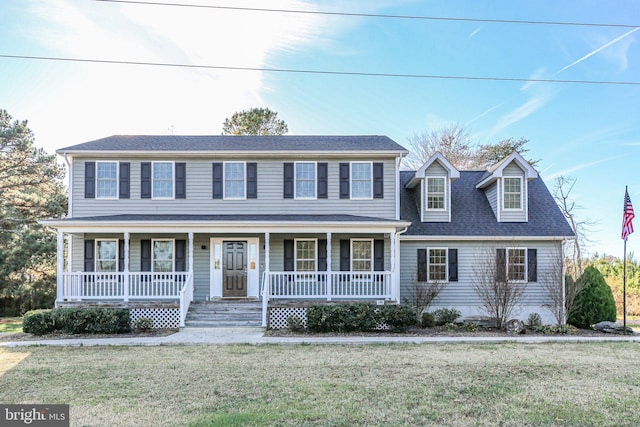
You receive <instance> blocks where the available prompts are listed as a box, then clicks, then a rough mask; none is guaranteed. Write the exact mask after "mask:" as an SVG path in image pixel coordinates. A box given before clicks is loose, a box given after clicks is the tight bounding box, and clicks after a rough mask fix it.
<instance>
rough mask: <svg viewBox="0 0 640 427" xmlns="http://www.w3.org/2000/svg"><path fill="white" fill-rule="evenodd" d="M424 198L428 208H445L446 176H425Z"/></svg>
mask: <svg viewBox="0 0 640 427" xmlns="http://www.w3.org/2000/svg"><path fill="white" fill-rule="evenodd" d="M426 180H427V185H426V194H425V199H426V201H427V206H426V208H427V209H428V210H444V209H446V206H447V205H446V177H427V178H426Z"/></svg>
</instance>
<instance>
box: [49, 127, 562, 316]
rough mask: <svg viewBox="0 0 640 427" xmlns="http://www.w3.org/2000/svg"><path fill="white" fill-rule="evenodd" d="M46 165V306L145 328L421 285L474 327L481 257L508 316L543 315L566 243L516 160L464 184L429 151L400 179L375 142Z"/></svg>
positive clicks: (112, 141) (470, 176)
mask: <svg viewBox="0 0 640 427" xmlns="http://www.w3.org/2000/svg"><path fill="white" fill-rule="evenodd" d="M57 153H58V154H59V155H61V156H63V157H64V159H65V161H66V162H67V165H68V169H69V213H68V216H67V217H66V218H63V219H52V220H47V221H44V223H45V224H46V225H49V226H51V227H54V228H56V229H57V232H58V267H57V269H58V284H57V300H56V304H57V305H58V306H69V305H71V306H90V305H95V304H111V305H119V306H127V307H130V308H131V313H132V317H133V318H134V319H135V318H137V317H152V318H154V319H155V321H156V325H158V326H184V325H185V318H186V317H187V313H188V312H189V308H190V306H192V307H193V305H192V304H191V303H192V302H195V303H196V304H194V305H198V303H201V302H204V301H208V304H207V305H210V306H211V305H214V306H215V304H218V303H222V302H224V303H225V304H226V306H227V307H228V305H229V304H231V303H235V302H237V303H238V304H242V302H243V301H256V304H258V306H261V307H262V309H261V312H262V319H261V323H262V324H263V326H267V324H269V325H270V326H274V327H277V326H278V324H282V322H283V321H282V319H283V318H286V316H288V314H289V313H292V312H295V313H298V312H300V310H304V307H301V306H300V305H299V304H298V305H293V306H292V305H286V304H280V303H281V302H283V301H289V302H290V301H316V302H317V301H340V300H348V301H353V300H366V301H378V302H379V303H382V302H384V303H402V302H406V301H407V299H408V298H409V295H410V294H411V289H412V287H414V286H415V283H432V282H444V283H445V287H444V290H443V291H442V292H441V294H440V296H439V297H438V298H437V299H436V300H435V301H434V306H447V307H450V306H454V307H457V308H458V309H459V310H461V311H462V312H463V314H464V315H469V314H479V313H480V311H481V310H480V305H481V302H480V301H479V299H478V297H477V294H476V292H475V291H474V287H473V284H474V283H475V282H476V279H477V276H478V271H479V269H478V267H477V266H478V265H483V263H482V257H481V256H482V254H483V253H484V252H486V251H487V250H491V251H492V253H494V254H497V255H496V256H497V257H498V258H497V259H498V264H503V265H504V268H503V269H502V270H504V274H506V276H505V277H508V278H509V279H511V280H516V281H520V282H526V283H528V286H527V294H526V296H525V298H524V299H523V303H522V307H521V310H520V312H521V313H520V315H521V316H525V317H526V315H528V314H529V313H530V312H532V311H536V312H539V313H540V314H542V310H543V308H542V306H543V305H544V304H545V303H546V301H547V299H546V296H545V292H544V286H542V285H541V282H542V281H543V280H550V279H549V278H550V277H551V271H552V270H553V269H554V268H555V267H556V262H555V261H556V258H557V257H558V256H560V257H561V251H562V249H561V248H562V243H563V241H564V240H566V239H568V238H572V236H573V233H572V232H571V229H570V228H569V226H568V224H567V222H566V220H565V219H564V217H563V216H562V214H561V212H560V211H559V209H558V207H557V206H556V205H555V203H554V201H553V198H552V197H551V195H550V194H549V192H548V190H547V188H546V187H545V185H544V183H543V182H542V180H541V179H540V178H539V177H538V174H537V173H536V171H535V170H534V169H533V168H532V167H531V166H530V165H529V164H528V163H527V162H526V161H525V160H524V159H523V158H522V157H521V156H520V155H518V154H517V153H514V154H512V155H511V156H509V157H507V158H506V159H504V160H503V161H501V162H500V163H498V164H497V165H495V166H494V167H492V168H491V169H490V170H488V171H470V172H469V171H458V170H456V169H455V168H454V167H453V166H452V165H451V164H450V163H449V162H448V161H447V160H446V159H445V158H444V157H443V156H442V155H440V154H439V153H438V154H436V155H434V156H433V157H432V158H431V159H429V160H428V161H427V163H426V164H425V165H424V166H423V167H421V168H420V169H419V170H418V171H414V172H406V171H401V170H400V164H401V160H402V158H403V157H404V156H405V155H406V154H407V151H406V150H405V149H404V148H403V147H402V146H400V145H398V144H397V143H395V142H394V141H392V140H391V139H389V138H388V137H385V136H173V135H165V136H111V137H108V138H103V139H99V140H96V141H91V142H86V143H83V144H78V145H74V146H71V147H67V148H62V149H60V150H58V151H57ZM558 254H560V255H558ZM560 260H561V258H560ZM474 266H476V267H474ZM499 270H500V268H499ZM502 270H501V271H502ZM560 281H561V279H560ZM560 285H561V283H558V286H560ZM268 313H269V315H267V314H268ZM302 314H304V313H302Z"/></svg>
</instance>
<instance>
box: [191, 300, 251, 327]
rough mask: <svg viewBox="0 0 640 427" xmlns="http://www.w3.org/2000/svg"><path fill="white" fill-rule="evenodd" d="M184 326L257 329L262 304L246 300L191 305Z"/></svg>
mask: <svg viewBox="0 0 640 427" xmlns="http://www.w3.org/2000/svg"><path fill="white" fill-rule="evenodd" d="M185 325H186V326H187V327H195V328H228V327H240V326H253V327H259V326H261V325H262V304H261V303H260V301H246V300H232V301H229V300H225V301H206V302H196V303H192V304H191V306H190V307H189V312H188V313H187V318H186V319H185Z"/></svg>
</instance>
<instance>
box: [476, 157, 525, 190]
mask: <svg viewBox="0 0 640 427" xmlns="http://www.w3.org/2000/svg"><path fill="white" fill-rule="evenodd" d="M512 162H515V163H517V164H518V166H519V167H520V168H521V169H522V170H523V171H524V177H525V179H526V180H527V181H531V180H532V179H536V178H537V177H538V172H536V170H535V169H534V168H533V166H531V165H530V164H529V162H527V161H526V160H525V158H524V157H522V155H520V153H518V152H517V151H514V152H513V153H511V154H510V155H508V156H507V157H505V158H504V159H502V160H500V161H499V162H498V163H496V164H495V165H493V166H491V167H490V168H489V169H488V170H487V171H486V172H485V173H484V175H483V176H482V177H481V178H480V179H479V182H478V183H477V184H476V187H477V188H484V187H486V186H487V185H489V184H491V183H493V182H494V181H495V180H496V179H498V178H502V172H503V171H504V169H505V168H506V167H507V166H509V165H510V164H511V163H512Z"/></svg>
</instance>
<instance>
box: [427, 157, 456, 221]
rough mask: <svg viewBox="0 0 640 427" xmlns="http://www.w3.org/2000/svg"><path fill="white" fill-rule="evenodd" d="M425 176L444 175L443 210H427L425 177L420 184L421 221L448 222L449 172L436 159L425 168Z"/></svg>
mask: <svg viewBox="0 0 640 427" xmlns="http://www.w3.org/2000/svg"><path fill="white" fill-rule="evenodd" d="M425 176H427V177H430V176H438V177H440V176H444V177H446V178H447V179H445V187H444V188H445V208H446V209H445V210H443V211H439V210H438V211H434V210H427V205H426V202H427V199H426V191H427V182H426V181H427V180H426V178H425V180H424V181H423V183H424V185H422V187H421V190H422V191H423V193H422V194H421V197H422V198H424V204H423V206H422V208H423V209H424V212H423V215H422V219H423V222H449V206H450V197H451V195H450V192H451V182H450V181H449V172H448V171H447V169H445V168H444V167H442V165H441V164H440V163H438V162H437V161H435V162H433V163H431V165H429V167H428V168H427V170H425Z"/></svg>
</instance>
